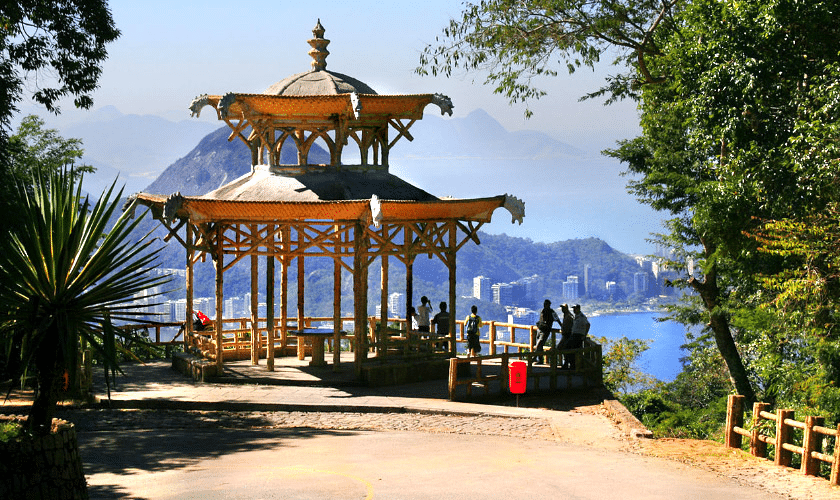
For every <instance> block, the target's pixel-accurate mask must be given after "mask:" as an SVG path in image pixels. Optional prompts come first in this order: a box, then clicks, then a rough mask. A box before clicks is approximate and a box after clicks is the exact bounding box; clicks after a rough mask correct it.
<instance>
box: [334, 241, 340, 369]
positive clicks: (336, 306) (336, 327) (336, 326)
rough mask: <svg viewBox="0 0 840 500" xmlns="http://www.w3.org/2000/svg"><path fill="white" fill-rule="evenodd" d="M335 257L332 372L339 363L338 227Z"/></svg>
mask: <svg viewBox="0 0 840 500" xmlns="http://www.w3.org/2000/svg"><path fill="white" fill-rule="evenodd" d="M333 229H334V231H335V237H336V243H335V257H334V258H333V371H334V372H335V371H338V366H339V364H340V363H341V246H340V245H339V240H340V239H341V233H340V232H339V229H340V226H337V225H336V226H335V227H334V228H333Z"/></svg>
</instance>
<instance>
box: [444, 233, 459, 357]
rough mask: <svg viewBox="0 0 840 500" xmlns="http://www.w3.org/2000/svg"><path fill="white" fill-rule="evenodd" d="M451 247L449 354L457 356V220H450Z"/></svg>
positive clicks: (448, 249)
mask: <svg viewBox="0 0 840 500" xmlns="http://www.w3.org/2000/svg"><path fill="white" fill-rule="evenodd" d="M448 224H449V247H448V248H447V249H446V256H447V259H446V260H447V264H448V267H449V355H450V356H453V357H454V356H455V355H456V353H457V350H456V349H455V328H456V326H457V325H458V323H457V320H458V308H457V307H456V304H455V299H456V298H457V289H456V281H455V278H456V272H457V267H458V261H457V258H456V249H457V248H458V246H457V245H458V226H457V224H455V221H449V223H448Z"/></svg>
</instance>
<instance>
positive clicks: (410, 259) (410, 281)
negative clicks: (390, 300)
mask: <svg viewBox="0 0 840 500" xmlns="http://www.w3.org/2000/svg"><path fill="white" fill-rule="evenodd" d="M411 240H412V237H411V230H410V229H409V228H408V225H406V226H405V229H404V232H403V247H404V252H405V331H406V332H410V331H411V318H409V317H408V309H409V308H410V307H411V304H412V303H413V302H414V256H413V255H412V254H411Z"/></svg>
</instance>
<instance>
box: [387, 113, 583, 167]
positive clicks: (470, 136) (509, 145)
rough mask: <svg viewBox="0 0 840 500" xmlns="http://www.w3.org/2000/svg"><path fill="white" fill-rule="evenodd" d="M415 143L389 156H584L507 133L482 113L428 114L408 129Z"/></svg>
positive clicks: (535, 135) (548, 140) (553, 142)
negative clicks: (460, 115) (444, 115)
mask: <svg viewBox="0 0 840 500" xmlns="http://www.w3.org/2000/svg"><path fill="white" fill-rule="evenodd" d="M411 134H412V136H414V137H415V138H416V140H414V141H410V142H409V141H405V140H403V141H401V142H399V143H397V146H396V147H395V148H394V150H393V151H392V152H391V159H392V161H398V160H401V159H417V158H422V159H426V160H429V159H433V160H439V159H464V158H470V159H485V160H487V159H492V160H550V159H561V158H575V157H583V156H585V155H586V153H585V152H584V151H582V150H580V149H577V148H575V147H574V146H571V145H569V144H566V143H564V142H562V141H559V140H557V139H554V138H553V137H551V136H549V135H548V134H544V133H542V132H536V131H533V130H520V131H514V132H509V131H508V130H506V129H505V128H504V127H503V126H502V125H501V124H500V123H499V122H498V121H496V120H495V119H494V118H493V117H492V116H490V115H489V114H487V112H486V111H484V110H483V109H477V110H475V111H473V112H471V113H470V114H468V115H467V116H465V117H463V118H449V119H444V118H441V117H440V116H437V115H436V114H432V113H427V114H425V115H424V116H423V120H420V121H418V122H416V123H415V124H414V125H413V126H412V127H411Z"/></svg>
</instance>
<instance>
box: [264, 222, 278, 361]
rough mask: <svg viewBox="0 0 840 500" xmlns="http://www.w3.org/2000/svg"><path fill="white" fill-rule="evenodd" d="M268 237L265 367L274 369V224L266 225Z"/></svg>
mask: <svg viewBox="0 0 840 500" xmlns="http://www.w3.org/2000/svg"><path fill="white" fill-rule="evenodd" d="M266 231H268V234H270V235H272V236H271V237H270V238H269V240H268V241H269V244H268V248H267V250H268V255H267V256H266V258H265V339H266V341H265V367H266V369H267V370H268V371H270V372H273V371H274V251H275V249H276V246H275V245H274V236H273V234H274V226H273V225H271V224H269V225H268V226H267V227H266Z"/></svg>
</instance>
